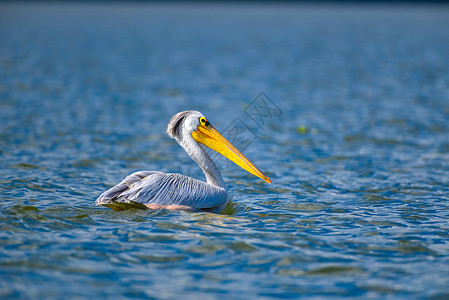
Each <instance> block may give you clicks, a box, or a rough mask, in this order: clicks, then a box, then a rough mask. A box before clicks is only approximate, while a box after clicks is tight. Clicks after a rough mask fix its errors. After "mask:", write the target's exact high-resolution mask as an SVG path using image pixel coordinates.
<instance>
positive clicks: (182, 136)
mask: <svg viewBox="0 0 449 300" xmlns="http://www.w3.org/2000/svg"><path fill="white" fill-rule="evenodd" d="M167 133H168V135H169V136H170V137H171V138H173V139H175V140H176V141H177V142H178V143H179V145H180V146H181V147H182V148H184V150H185V151H186V152H187V154H188V155H189V156H190V157H191V158H192V159H193V160H194V161H195V162H196V163H197V164H198V165H199V166H200V168H201V169H202V170H203V172H204V175H205V176H206V182H204V181H200V180H198V179H194V178H191V177H188V176H185V175H181V174H176V173H162V172H158V171H139V172H136V173H133V174H131V175H129V176H128V177H126V178H125V179H124V180H123V181H122V182H120V183H119V184H117V185H116V186H114V187H112V188H111V189H109V190H107V191H106V192H104V193H103V194H101V195H100V197H98V199H97V200H96V202H95V204H96V205H102V206H107V207H110V208H112V209H115V210H118V209H117V206H118V207H120V206H126V205H131V206H137V207H141V208H150V209H170V210H188V211H206V212H214V213H219V212H221V211H222V210H223V209H224V208H225V206H226V204H227V202H228V192H227V190H226V186H225V183H224V181H223V179H222V178H221V174H220V171H219V170H218V168H217V165H216V164H215V163H214V162H213V160H212V159H211V158H210V156H209V155H208V154H207V152H206V151H205V150H204V149H203V147H202V146H201V145H200V144H202V145H204V146H206V147H209V148H211V149H212V150H214V151H216V152H218V153H220V154H221V155H223V156H224V157H226V158H228V159H229V160H231V161H232V162H234V163H235V164H237V165H238V166H240V167H241V168H243V169H244V170H246V171H248V172H249V173H251V174H253V175H255V176H257V177H259V178H261V179H263V180H265V181H266V182H267V183H271V180H270V179H269V178H268V177H267V176H265V175H264V174H263V173H262V172H261V171H260V170H259V169H258V168H257V167H256V166H255V165H254V164H253V163H252V162H251V161H249V159H248V158H246V157H245V156H244V155H243V154H242V153H241V152H240V151H239V150H237V148H235V147H234V146H233V145H232V144H231V143H230V142H229V141H228V140H227V139H226V138H225V137H224V136H223V135H221V134H220V132H218V130H217V129H215V128H214V127H213V126H212V125H211V124H210V123H209V121H208V120H207V119H206V118H205V117H204V116H203V114H202V113H200V112H198V111H183V112H179V113H177V114H176V115H174V116H173V117H172V119H171V120H170V123H169V124H168V126H167ZM114 207H115V208H114Z"/></svg>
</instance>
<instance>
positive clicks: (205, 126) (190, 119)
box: [167, 110, 271, 183]
mask: <svg viewBox="0 0 449 300" xmlns="http://www.w3.org/2000/svg"><path fill="white" fill-rule="evenodd" d="M167 133H168V135H169V136H170V137H171V138H174V139H176V141H177V142H178V143H180V144H181V145H182V143H183V140H184V137H185V136H189V135H190V136H191V137H192V138H193V139H194V140H195V141H196V142H198V143H200V144H203V145H204V146H206V147H209V148H211V149H212V150H214V151H216V152H218V153H220V154H221V155H223V156H224V157H226V158H228V159H229V160H231V161H232V162H234V163H235V164H237V165H238V166H240V167H241V168H243V169H245V170H246V171H248V172H249V173H251V174H253V175H255V176H257V177H259V178H261V179H263V180H265V181H266V182H268V183H271V180H270V178H268V177H267V176H265V175H264V174H263V173H262V172H261V171H260V170H259V169H258V168H257V167H256V166H255V165H254V164H253V163H252V162H251V161H250V160H249V159H248V158H246V157H245V156H244V155H243V154H242V153H241V152H240V151H239V150H237V148H236V147H234V145H232V144H231V143H230V142H229V141H228V140H227V139H226V138H225V137H224V136H223V135H221V134H220V132H218V130H217V129H215V128H214V127H213V126H212V125H211V124H210V123H209V121H208V120H207V119H206V117H204V116H203V114H202V113H200V112H199V111H193V110H188V111H183V112H179V113H177V114H176V115H174V116H173V118H172V119H171V120H170V123H169V124H168V127H167Z"/></svg>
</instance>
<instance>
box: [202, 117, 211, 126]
mask: <svg viewBox="0 0 449 300" xmlns="http://www.w3.org/2000/svg"><path fill="white" fill-rule="evenodd" d="M200 124H201V125H203V126H209V125H210V123H209V121H208V120H206V118H205V117H201V118H200Z"/></svg>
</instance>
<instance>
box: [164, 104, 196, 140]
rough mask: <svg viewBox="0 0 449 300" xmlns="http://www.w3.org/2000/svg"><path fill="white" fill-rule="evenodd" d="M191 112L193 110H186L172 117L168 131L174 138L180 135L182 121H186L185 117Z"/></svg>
mask: <svg viewBox="0 0 449 300" xmlns="http://www.w3.org/2000/svg"><path fill="white" fill-rule="evenodd" d="M191 113H192V111H191V110H186V111H182V112H179V113H177V114H176V115H174V116H173V117H172V118H171V120H170V123H168V126H167V133H168V135H169V136H170V137H171V138H172V139H174V138H176V137H179V135H180V130H181V126H182V123H183V122H184V120H185V118H186V117H187V116H188V115H190V114H191Z"/></svg>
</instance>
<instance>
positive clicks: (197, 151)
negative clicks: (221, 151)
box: [178, 134, 226, 189]
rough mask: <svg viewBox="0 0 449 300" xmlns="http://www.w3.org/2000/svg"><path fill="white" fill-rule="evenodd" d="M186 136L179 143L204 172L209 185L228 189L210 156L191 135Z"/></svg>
mask: <svg viewBox="0 0 449 300" xmlns="http://www.w3.org/2000/svg"><path fill="white" fill-rule="evenodd" d="M186 136H187V137H186V138H184V139H182V140H181V141H178V143H179V144H180V145H181V147H182V148H184V150H185V151H186V152H187V154H188V155H189V156H190V157H191V158H192V159H193V160H194V161H195V162H196V163H197V164H198V165H199V166H200V168H201V169H202V170H203V172H204V175H205V176H206V181H207V183H209V184H212V185H214V186H218V187H221V188H224V189H226V187H225V183H224V181H223V179H222V178H221V174H220V171H219V170H218V167H217V165H216V164H215V163H214V161H213V160H212V159H211V158H210V156H209V154H207V152H206V151H205V150H204V149H203V147H201V146H200V144H199V143H197V142H196V141H195V140H194V139H193V138H192V136H191V135H190V134H188V135H186Z"/></svg>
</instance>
